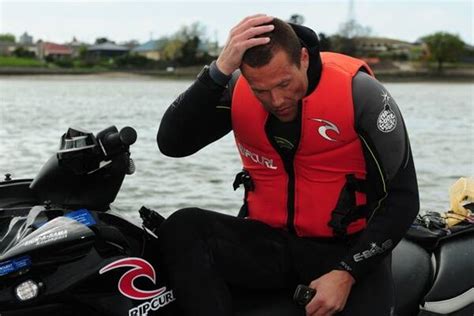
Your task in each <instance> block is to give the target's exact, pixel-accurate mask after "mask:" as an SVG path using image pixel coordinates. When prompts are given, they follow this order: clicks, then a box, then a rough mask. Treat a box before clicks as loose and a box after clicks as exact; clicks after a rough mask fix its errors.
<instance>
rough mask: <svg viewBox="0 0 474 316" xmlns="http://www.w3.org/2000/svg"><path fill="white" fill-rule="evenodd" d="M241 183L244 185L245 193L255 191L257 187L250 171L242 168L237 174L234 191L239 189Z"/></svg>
mask: <svg viewBox="0 0 474 316" xmlns="http://www.w3.org/2000/svg"><path fill="white" fill-rule="evenodd" d="M241 184H243V185H244V188H245V193H247V191H253V190H254V189H255V186H254V184H253V181H252V178H251V177H250V173H249V172H248V171H247V170H245V169H242V171H241V172H239V173H237V174H236V175H235V179H234V183H233V187H234V191H235V190H237V189H238V188H239V187H240V185H241Z"/></svg>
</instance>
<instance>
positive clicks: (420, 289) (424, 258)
mask: <svg viewBox="0 0 474 316" xmlns="http://www.w3.org/2000/svg"><path fill="white" fill-rule="evenodd" d="M392 272H393V279H394V283H395V304H396V305H395V309H396V313H397V315H404V316H405V315H407V316H408V315H415V314H416V313H417V311H418V306H419V302H420V301H421V299H422V298H423V296H424V294H425V293H426V291H427V290H428V288H429V285H430V283H431V279H432V275H433V269H432V264H431V256H430V254H429V253H428V252H427V251H426V250H424V249H423V248H422V247H420V246H418V245H417V244H415V243H413V242H411V241H408V240H406V239H403V240H402V241H401V242H400V243H399V244H398V245H397V247H395V249H394V250H393V253H392Z"/></svg>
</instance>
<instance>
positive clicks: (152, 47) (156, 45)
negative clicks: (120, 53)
mask: <svg viewBox="0 0 474 316" xmlns="http://www.w3.org/2000/svg"><path fill="white" fill-rule="evenodd" d="M165 44H166V40H165V39H159V40H151V41H148V42H146V43H145V44H142V45H140V46H137V47H135V48H134V49H132V52H135V53H144V52H150V51H158V50H161V49H163V47H164V46H165Z"/></svg>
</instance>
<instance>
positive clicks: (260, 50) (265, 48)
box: [242, 18, 302, 68]
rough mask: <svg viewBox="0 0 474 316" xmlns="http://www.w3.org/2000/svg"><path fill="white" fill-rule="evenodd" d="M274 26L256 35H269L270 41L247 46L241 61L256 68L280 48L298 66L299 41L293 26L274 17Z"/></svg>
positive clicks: (265, 62) (266, 61)
mask: <svg viewBox="0 0 474 316" xmlns="http://www.w3.org/2000/svg"><path fill="white" fill-rule="evenodd" d="M266 24H273V25H274V26H275V28H274V29H273V31H271V32H267V33H263V34H261V35H259V36H257V37H269V38H270V42H268V43H267V44H264V45H258V46H254V47H252V48H249V49H248V50H247V51H246V52H245V53H244V56H243V58H242V63H244V64H246V65H248V66H250V67H252V68H258V67H262V66H265V65H267V64H268V63H269V62H270V60H271V59H272V58H273V56H274V55H275V53H276V52H277V51H278V50H280V49H282V50H283V51H285V52H286V53H287V55H288V57H289V58H290V61H292V62H293V63H294V64H296V65H297V66H298V67H299V66H300V59H301V47H302V46H301V43H300V40H299V38H298V36H297V35H296V33H295V31H294V30H293V28H292V27H291V26H290V25H289V24H288V23H286V22H284V21H282V20H280V19H278V18H274V19H273V20H272V21H271V22H269V23H266Z"/></svg>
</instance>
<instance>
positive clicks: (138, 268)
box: [99, 258, 166, 300]
mask: <svg viewBox="0 0 474 316" xmlns="http://www.w3.org/2000/svg"><path fill="white" fill-rule="evenodd" d="M124 267H130V268H132V269H130V270H128V271H127V272H126V273H125V274H124V275H122V277H121V278H120V280H119V283H118V289H119V291H120V293H122V294H123V295H124V296H126V297H128V298H131V299H135V300H148V299H151V298H153V297H155V296H157V295H160V294H162V293H163V292H165V291H166V287H161V288H159V289H157V290H153V291H145V290H140V289H138V288H136V287H135V285H134V281H135V279H137V278H139V277H146V278H148V279H150V280H151V281H152V282H153V283H154V284H156V273H155V269H154V268H153V266H152V265H151V264H150V263H149V262H148V261H146V260H143V259H141V258H124V259H120V260H117V261H114V262H112V263H110V264H108V265H106V266H105V267H103V268H102V269H100V271H99V274H104V273H106V272H108V271H110V270H114V269H117V268H124Z"/></svg>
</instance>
